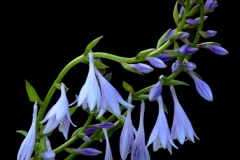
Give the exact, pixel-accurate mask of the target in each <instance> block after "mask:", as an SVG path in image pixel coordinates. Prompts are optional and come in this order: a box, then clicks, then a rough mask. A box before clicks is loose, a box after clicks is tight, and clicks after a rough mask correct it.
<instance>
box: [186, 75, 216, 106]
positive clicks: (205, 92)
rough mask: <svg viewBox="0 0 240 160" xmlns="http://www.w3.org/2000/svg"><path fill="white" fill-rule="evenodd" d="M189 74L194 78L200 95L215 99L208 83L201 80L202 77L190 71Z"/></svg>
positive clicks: (209, 99)
mask: <svg viewBox="0 0 240 160" xmlns="http://www.w3.org/2000/svg"><path fill="white" fill-rule="evenodd" d="M188 74H189V75H190V76H191V77H192V79H193V80H194V82H195V86H196V89H197V91H198V93H199V94H200V96H202V97H203V98H204V99H205V100H208V101H213V95H212V91H211V89H210V87H209V86H208V84H207V83H206V82H204V81H203V80H201V79H200V78H198V77H197V76H196V75H195V74H194V73H193V72H191V71H189V72H188Z"/></svg>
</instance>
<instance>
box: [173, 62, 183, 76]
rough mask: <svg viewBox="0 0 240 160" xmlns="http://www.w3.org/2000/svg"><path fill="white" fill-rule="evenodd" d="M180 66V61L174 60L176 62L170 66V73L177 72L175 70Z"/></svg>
mask: <svg viewBox="0 0 240 160" xmlns="http://www.w3.org/2000/svg"><path fill="white" fill-rule="evenodd" d="M180 66H181V63H180V61H179V60H176V62H174V63H173V64H172V73H174V72H177V70H178V69H179V68H180Z"/></svg>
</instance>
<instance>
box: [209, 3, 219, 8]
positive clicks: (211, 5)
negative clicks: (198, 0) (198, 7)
mask: <svg viewBox="0 0 240 160" xmlns="http://www.w3.org/2000/svg"><path fill="white" fill-rule="evenodd" d="M217 6H218V3H217V1H213V2H212V3H211V4H210V5H209V10H213V9H215V8H216V7H217Z"/></svg>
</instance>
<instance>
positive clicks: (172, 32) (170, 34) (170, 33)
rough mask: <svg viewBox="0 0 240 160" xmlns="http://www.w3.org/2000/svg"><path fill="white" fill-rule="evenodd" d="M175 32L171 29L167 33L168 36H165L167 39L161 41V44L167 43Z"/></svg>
mask: <svg viewBox="0 0 240 160" xmlns="http://www.w3.org/2000/svg"><path fill="white" fill-rule="evenodd" d="M175 30H176V29H173V30H171V31H170V32H169V33H168V35H167V37H166V38H165V40H164V41H163V43H165V42H167V41H168V40H169V39H170V38H171V37H172V36H173V34H174V32H175Z"/></svg>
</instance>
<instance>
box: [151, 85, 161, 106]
mask: <svg viewBox="0 0 240 160" xmlns="http://www.w3.org/2000/svg"><path fill="white" fill-rule="evenodd" d="M161 93H162V82H161V81H158V82H157V83H156V84H155V85H154V86H153V87H152V89H151V90H150V92H149V101H151V102H152V101H154V100H156V99H157V97H158V96H160V95H161Z"/></svg>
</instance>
